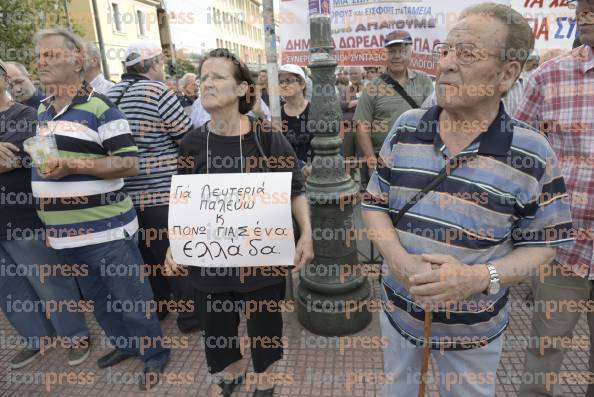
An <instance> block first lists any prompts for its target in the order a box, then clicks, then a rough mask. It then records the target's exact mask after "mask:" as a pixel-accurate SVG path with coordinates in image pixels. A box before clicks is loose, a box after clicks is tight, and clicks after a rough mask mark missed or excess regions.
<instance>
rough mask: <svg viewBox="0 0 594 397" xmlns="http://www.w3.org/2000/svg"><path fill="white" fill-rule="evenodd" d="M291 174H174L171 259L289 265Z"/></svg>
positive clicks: (197, 263) (192, 262)
mask: <svg viewBox="0 0 594 397" xmlns="http://www.w3.org/2000/svg"><path fill="white" fill-rule="evenodd" d="M291 177H292V174H291V173H290V172H275V173H252V174H209V175H176V176H174V177H173V178H172V180H171V197H170V202H169V240H170V244H171V253H172V255H173V259H174V260H175V261H176V262H177V263H179V264H182V265H188V266H202V267H242V266H289V265H292V264H293V257H294V256H295V242H294V237H293V223H292V218H291Z"/></svg>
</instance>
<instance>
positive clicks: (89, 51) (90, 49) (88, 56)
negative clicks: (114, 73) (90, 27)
mask: <svg viewBox="0 0 594 397" xmlns="http://www.w3.org/2000/svg"><path fill="white" fill-rule="evenodd" d="M93 59H98V60H99V62H101V52H100V51H99V48H98V47H97V46H96V45H95V43H93V42H92V41H87V42H85V69H87V70H88V69H89V67H90V65H91V61H92V60H93Z"/></svg>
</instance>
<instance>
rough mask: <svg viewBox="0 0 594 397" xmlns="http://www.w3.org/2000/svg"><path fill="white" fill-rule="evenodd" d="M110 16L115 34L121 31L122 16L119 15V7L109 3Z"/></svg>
mask: <svg viewBox="0 0 594 397" xmlns="http://www.w3.org/2000/svg"><path fill="white" fill-rule="evenodd" d="M111 14H112V15H113V21H114V22H115V23H114V26H115V30H116V32H121V31H122V14H120V6H118V5H117V4H116V3H111Z"/></svg>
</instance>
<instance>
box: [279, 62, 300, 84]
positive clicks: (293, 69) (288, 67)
mask: <svg viewBox="0 0 594 397" xmlns="http://www.w3.org/2000/svg"><path fill="white" fill-rule="evenodd" d="M278 72H279V73H280V72H285V73H292V74H296V75H297V76H299V77H301V79H302V80H303V81H305V73H303V69H301V68H300V67H299V66H297V65H294V64H292V63H287V64H285V65H282V66H281V67H280V68H279V69H278Z"/></svg>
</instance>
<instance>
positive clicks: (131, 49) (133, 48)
mask: <svg viewBox="0 0 594 397" xmlns="http://www.w3.org/2000/svg"><path fill="white" fill-rule="evenodd" d="M162 53H163V50H162V49H161V47H160V46H159V45H158V44H156V43H154V42H152V41H150V40H142V41H137V42H135V43H132V44H130V45H129V46H128V49H127V50H126V59H125V60H124V64H125V65H126V66H133V65H136V64H137V63H140V62H141V61H145V60H147V59H152V58H154V57H156V56H158V55H161V54H162Z"/></svg>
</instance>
